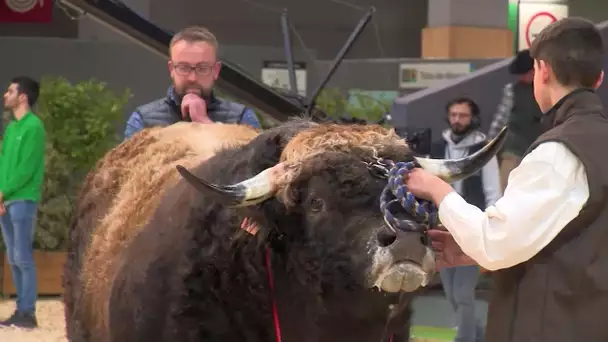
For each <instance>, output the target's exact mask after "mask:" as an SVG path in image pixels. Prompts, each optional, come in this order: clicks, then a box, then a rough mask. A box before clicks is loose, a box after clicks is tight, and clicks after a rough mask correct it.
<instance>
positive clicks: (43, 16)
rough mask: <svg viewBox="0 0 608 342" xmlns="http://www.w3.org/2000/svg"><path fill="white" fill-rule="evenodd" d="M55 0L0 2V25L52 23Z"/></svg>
mask: <svg viewBox="0 0 608 342" xmlns="http://www.w3.org/2000/svg"><path fill="white" fill-rule="evenodd" d="M52 19H53V0H0V23H50V22H51V20H52Z"/></svg>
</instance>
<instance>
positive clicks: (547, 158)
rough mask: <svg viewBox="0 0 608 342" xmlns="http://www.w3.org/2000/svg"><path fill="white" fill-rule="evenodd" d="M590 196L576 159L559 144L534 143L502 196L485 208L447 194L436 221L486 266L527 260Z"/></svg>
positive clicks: (584, 176)
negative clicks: (482, 208) (532, 148)
mask: <svg viewBox="0 0 608 342" xmlns="http://www.w3.org/2000/svg"><path fill="white" fill-rule="evenodd" d="M588 198H589V187H588V184H587V175H586V173H585V169H584V167H583V164H582V163H581V162H580V160H579V159H578V158H577V157H576V156H575V155H574V154H573V153H572V152H571V151H570V150H569V149H568V148H567V147H566V146H565V145H563V144H562V143H559V142H546V143H542V144H540V145H538V146H537V147H536V148H535V149H534V150H533V151H532V152H530V153H529V154H528V155H527V156H526V157H524V159H523V160H522V161H521V163H520V165H519V166H518V167H516V168H515V169H514V170H513V171H511V174H510V175H509V180H508V182H507V188H506V189H505V192H504V195H503V197H502V198H500V199H499V200H498V201H497V202H496V203H495V204H494V205H493V206H490V207H488V208H487V209H486V210H485V211H481V210H480V209H479V208H477V207H475V206H473V205H470V204H468V203H467V202H466V201H465V200H464V199H463V198H462V197H461V196H460V195H458V193H456V192H454V191H453V192H451V193H450V194H448V195H447V196H446V197H445V198H444V199H443V201H442V202H441V203H440V205H439V219H440V220H441V223H442V224H443V225H444V226H445V228H446V229H447V230H448V231H449V232H450V233H452V236H453V237H454V239H455V241H456V242H457V243H458V245H459V246H460V247H461V248H462V251H463V252H464V253H465V254H467V255H468V256H469V257H471V258H472V259H473V260H475V261H476V262H477V263H478V264H479V265H480V266H482V267H483V268H485V269H488V270H497V269H501V268H508V267H511V266H515V265H517V264H519V263H522V262H524V261H527V260H529V259H530V258H532V257H533V256H534V255H536V254H537V253H538V252H540V251H541V250H542V249H543V248H545V247H546V246H547V245H548V244H549V243H550V242H551V241H552V240H553V239H554V238H555V236H557V234H559V232H560V231H561V230H562V229H563V228H564V227H565V226H566V225H567V224H568V223H569V222H570V221H571V220H572V219H574V218H575V217H576V216H577V215H578V214H579V212H580V210H581V209H582V207H583V206H584V204H585V203H586V202H587V199H588Z"/></svg>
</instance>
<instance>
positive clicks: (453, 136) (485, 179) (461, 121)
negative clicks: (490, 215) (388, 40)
mask: <svg viewBox="0 0 608 342" xmlns="http://www.w3.org/2000/svg"><path fill="white" fill-rule="evenodd" d="M446 112H447V122H448V124H449V128H448V129H446V130H444V131H443V134H442V138H443V139H441V140H439V141H437V142H435V143H433V144H432V145H431V157H433V158H437V159H444V158H446V159H450V158H455V159H458V158H464V157H466V156H469V155H471V154H473V153H475V152H477V151H479V150H480V149H481V148H483V147H484V146H485V145H486V143H487V140H488V139H487V137H486V135H485V134H483V133H482V132H481V131H479V126H480V124H481V122H480V115H479V114H480V113H479V106H478V105H477V104H476V103H475V101H473V100H472V99H470V98H466V97H461V98H456V99H453V100H452V101H450V102H449V103H448V104H447V105H446ZM452 186H453V187H454V189H456V191H457V192H458V193H459V194H460V195H462V196H463V197H464V198H465V199H466V200H467V201H469V203H471V204H473V205H475V206H477V207H478V208H479V209H481V210H484V209H485V208H486V207H489V206H491V205H493V204H494V202H496V201H497V200H498V199H499V198H500V196H501V189H500V177H499V169H498V161H497V159H496V157H493V158H492V159H491V160H490V161H489V162H488V163H487V164H486V165H485V166H484V167H483V169H482V170H481V172H479V173H478V174H475V175H473V176H471V177H469V178H467V179H465V180H462V181H458V182H455V183H454V184H452ZM479 271H480V269H479V266H477V265H469V266H456V267H450V268H444V269H442V270H440V276H441V283H442V286H443V290H444V292H445V295H446V298H447V299H448V301H449V302H450V304H451V305H452V307H453V309H454V311H456V321H457V322H456V328H457V329H458V332H457V333H456V338H455V339H454V341H455V342H481V341H483V336H484V328H483V326H482V324H481V322H480V321H478V320H477V318H476V316H475V288H476V287H477V282H478V279H479Z"/></svg>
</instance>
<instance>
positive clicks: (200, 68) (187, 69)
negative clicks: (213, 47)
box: [173, 64, 215, 76]
mask: <svg viewBox="0 0 608 342" xmlns="http://www.w3.org/2000/svg"><path fill="white" fill-rule="evenodd" d="M214 66H215V65H209V64H199V65H196V66H190V65H187V64H174V65H173V70H175V72H176V73H177V74H178V75H180V76H188V75H189V74H190V73H191V72H192V71H194V72H195V73H196V74H197V75H199V76H207V75H209V74H210V73H211V71H212V70H213V67H214Z"/></svg>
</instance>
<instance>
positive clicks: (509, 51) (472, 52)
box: [421, 26, 513, 59]
mask: <svg viewBox="0 0 608 342" xmlns="http://www.w3.org/2000/svg"><path fill="white" fill-rule="evenodd" d="M512 56H513V33H512V32H511V31H510V30H508V29H498V28H483V27H468V26H443V27H427V28H424V29H423V30H422V56H421V57H422V58H464V59H469V58H471V59H477V58H506V57H512Z"/></svg>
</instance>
